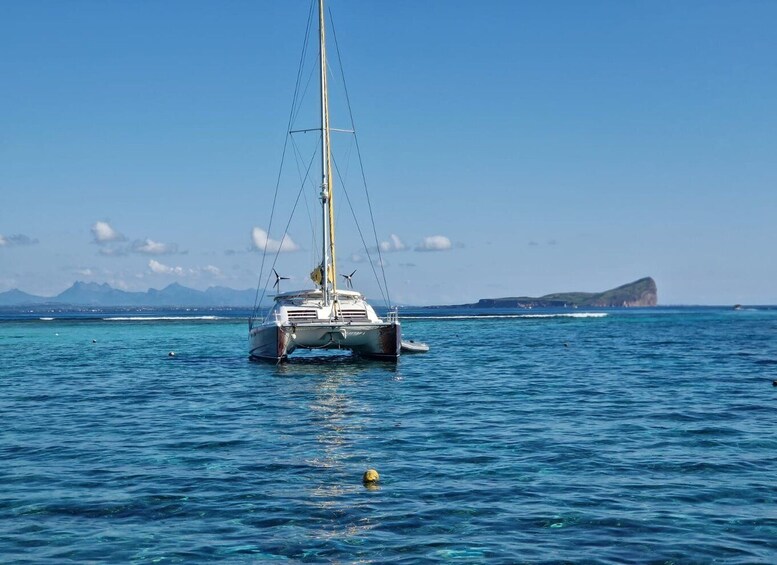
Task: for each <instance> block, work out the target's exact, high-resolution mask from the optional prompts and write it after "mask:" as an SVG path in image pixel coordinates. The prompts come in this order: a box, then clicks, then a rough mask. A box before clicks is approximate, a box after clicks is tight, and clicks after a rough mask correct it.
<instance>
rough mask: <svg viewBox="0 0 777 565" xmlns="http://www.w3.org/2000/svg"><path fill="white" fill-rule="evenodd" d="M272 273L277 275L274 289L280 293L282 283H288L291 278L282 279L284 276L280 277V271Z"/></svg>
mask: <svg viewBox="0 0 777 565" xmlns="http://www.w3.org/2000/svg"><path fill="white" fill-rule="evenodd" d="M272 272H273V273H275V284H274V285H273V287H274V288H275V289H276V290H277V291H278V292H280V291H281V281H287V280H289V277H282V276H280V275H279V274H278V271H276V270H275V269H273V270H272Z"/></svg>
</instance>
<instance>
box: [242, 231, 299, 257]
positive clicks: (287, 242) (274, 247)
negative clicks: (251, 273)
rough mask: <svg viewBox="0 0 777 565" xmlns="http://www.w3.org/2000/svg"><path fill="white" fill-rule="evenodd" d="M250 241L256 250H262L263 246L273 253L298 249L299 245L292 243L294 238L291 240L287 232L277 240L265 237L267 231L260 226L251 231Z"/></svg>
mask: <svg viewBox="0 0 777 565" xmlns="http://www.w3.org/2000/svg"><path fill="white" fill-rule="evenodd" d="M251 241H252V243H253V244H254V248H255V249H257V250H258V251H264V250H265V248H266V249H267V251H270V252H273V253H274V252H276V251H280V252H281V253H286V252H290V251H299V245H297V244H296V243H294V240H292V239H291V236H289V235H288V234H287V235H286V237H284V238H283V240H281V241H278V240H276V239H271V238H269V237H267V232H266V231H264V230H263V229H261V228H254V229H253V230H252V231H251Z"/></svg>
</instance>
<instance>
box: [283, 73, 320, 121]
mask: <svg viewBox="0 0 777 565" xmlns="http://www.w3.org/2000/svg"><path fill="white" fill-rule="evenodd" d="M315 75H316V68H315V67H311V68H310V74H309V75H308V80H307V82H306V83H305V90H303V91H302V96H300V98H299V104H298V105H297V111H296V112H295V113H294V118H293V119H292V123H296V122H297V118H298V117H299V113H300V111H301V110H302V101H303V100H305V96H307V93H308V90H309V89H310V83H311V81H312V80H313V77H314V76H315ZM289 129H291V128H289ZM289 133H295V132H293V131H290V132H289Z"/></svg>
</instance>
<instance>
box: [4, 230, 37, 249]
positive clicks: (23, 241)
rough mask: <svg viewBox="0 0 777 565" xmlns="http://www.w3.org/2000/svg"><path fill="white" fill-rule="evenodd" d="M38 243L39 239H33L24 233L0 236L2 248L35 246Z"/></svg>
mask: <svg viewBox="0 0 777 565" xmlns="http://www.w3.org/2000/svg"><path fill="white" fill-rule="evenodd" d="M36 243H38V240H37V239H33V238H31V237H30V236H28V235H24V234H23V233H17V234H14V235H0V247H15V246H17V245H35V244H36Z"/></svg>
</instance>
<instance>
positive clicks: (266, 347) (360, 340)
mask: <svg viewBox="0 0 777 565" xmlns="http://www.w3.org/2000/svg"><path fill="white" fill-rule="evenodd" d="M248 341H249V351H250V354H251V357H254V358H258V359H267V360H270V361H276V362H277V361H282V360H284V359H285V358H286V356H287V355H289V354H291V353H292V352H293V351H294V350H295V349H297V348H300V349H349V350H351V351H353V352H354V353H356V354H358V355H361V356H363V357H369V358H373V359H385V360H396V359H398V358H399V352H400V349H401V342H402V331H401V328H400V325H399V323H396V322H389V323H385V322H383V323H345V324H343V323H332V322H324V323H308V324H284V323H281V322H274V323H267V324H263V325H261V326H258V327H255V328H252V329H251V331H250V333H249V336H248Z"/></svg>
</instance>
